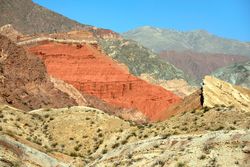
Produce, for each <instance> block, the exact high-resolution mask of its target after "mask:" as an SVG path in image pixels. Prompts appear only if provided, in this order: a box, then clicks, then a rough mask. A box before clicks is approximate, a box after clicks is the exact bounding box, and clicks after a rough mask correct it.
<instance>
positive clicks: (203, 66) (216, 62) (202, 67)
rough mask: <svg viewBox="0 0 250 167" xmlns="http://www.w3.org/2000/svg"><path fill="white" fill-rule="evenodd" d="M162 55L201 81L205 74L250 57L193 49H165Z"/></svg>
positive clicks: (247, 59) (164, 58)
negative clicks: (200, 51)
mask: <svg viewBox="0 0 250 167" xmlns="http://www.w3.org/2000/svg"><path fill="white" fill-rule="evenodd" d="M159 54H160V57H161V58H162V59H163V60H165V61H167V62H169V63H171V64H173V65H174V66H175V67H177V68H179V69H181V70H182V71H185V73H186V74H188V75H189V76H191V77H192V78H194V79H195V80H196V81H197V82H200V81H201V80H202V78H203V77H204V76H205V75H209V74H211V73H212V72H214V71H215V70H217V69H218V68H221V67H225V66H228V65H230V64H233V63H236V62H244V61H249V60H250V58H249V57H246V56H240V55H225V54H211V53H210V54H209V53H198V52H191V51H183V52H176V51H163V52H160V53H159Z"/></svg>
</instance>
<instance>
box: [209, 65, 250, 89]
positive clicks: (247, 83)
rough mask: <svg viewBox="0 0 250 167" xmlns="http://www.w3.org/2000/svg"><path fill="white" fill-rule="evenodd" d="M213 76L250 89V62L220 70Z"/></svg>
mask: <svg viewBox="0 0 250 167" xmlns="http://www.w3.org/2000/svg"><path fill="white" fill-rule="evenodd" d="M212 75H213V76H215V77H217V78H219V79H221V80H224V81H226V82H229V83H231V84H234V85H239V86H242V87H246V88H249V89H250V61H246V62H242V63H235V64H232V65H230V66H227V67H223V68H220V69H218V70H216V71H214V72H213V73H212Z"/></svg>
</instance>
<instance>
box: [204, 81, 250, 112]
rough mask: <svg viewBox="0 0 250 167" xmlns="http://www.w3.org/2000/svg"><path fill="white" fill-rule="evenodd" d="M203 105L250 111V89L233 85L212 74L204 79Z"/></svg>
mask: <svg viewBox="0 0 250 167" xmlns="http://www.w3.org/2000/svg"><path fill="white" fill-rule="evenodd" d="M203 84H204V86H203V106H204V107H215V106H219V105H222V106H226V107H235V108H237V109H239V110H243V111H247V112H249V111H250V90H249V89H245V88H242V87H239V86H234V85H231V84H229V83H227V82H225V81H222V80H219V79H217V78H215V77H212V76H206V77H205V79H204V80H203Z"/></svg>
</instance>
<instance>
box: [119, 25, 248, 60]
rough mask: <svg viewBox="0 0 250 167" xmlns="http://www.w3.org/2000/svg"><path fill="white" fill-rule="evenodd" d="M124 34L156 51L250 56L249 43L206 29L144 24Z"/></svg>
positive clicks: (127, 37)
mask: <svg viewBox="0 0 250 167" xmlns="http://www.w3.org/2000/svg"><path fill="white" fill-rule="evenodd" d="M123 36H124V37H125V38H126V39H133V40H135V41H137V42H139V43H141V44H142V45H143V46H145V47H148V48H150V49H152V50H154V51H156V52H160V51H164V50H167V51H171V50H174V51H187V50H190V51H193V52H199V53H221V54H229V55H243V56H248V57H249V56H250V45H249V43H247V42H240V41H237V40H230V39H225V38H221V37H218V36H215V35H213V34H210V33H208V32H206V31H204V30H195V31H187V32H183V31H175V30H168V29H160V28H155V27H150V26H144V27H139V28H137V29H134V30H131V31H128V32H126V33H124V34H123Z"/></svg>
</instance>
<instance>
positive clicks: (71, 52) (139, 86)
mask: <svg viewBox="0 0 250 167" xmlns="http://www.w3.org/2000/svg"><path fill="white" fill-rule="evenodd" d="M28 50H29V51H30V52H32V53H35V54H36V55H38V56H39V57H40V58H42V59H43V61H44V62H45V64H46V67H47V70H48V73H49V74H51V75H52V76H54V77H55V78H59V79H62V80H64V81H65V82H67V83H70V84H72V85H73V86H74V87H76V88H77V89H78V90H80V91H81V92H83V93H88V94H89V95H93V96H96V97H98V98H101V99H103V100H104V101H106V102H108V103H110V104H112V105H115V106H119V107H122V108H128V109H135V110H139V111H141V112H142V113H144V114H145V115H146V116H147V117H148V118H149V119H151V120H157V117H154V115H156V113H159V112H163V111H165V110H166V109H167V108H168V107H169V106H171V105H172V104H175V103H176V102H179V101H180V98H179V97H178V96H176V95H174V94H173V93H172V92H170V91H167V90H165V89H163V88H162V87H159V86H154V85H151V84H148V83H147V82H145V81H143V80H141V79H138V78H136V77H134V76H133V75H131V74H129V72H128V71H126V70H125V68H123V66H120V65H119V64H118V63H116V62H114V61H113V60H112V59H111V58H109V57H108V56H106V55H103V54H102V53H101V52H99V51H98V50H97V49H96V48H95V47H93V46H91V45H88V44H83V45H80V46H78V45H68V44H59V43H47V44H41V45H37V46H31V47H30V48H29V49H28Z"/></svg>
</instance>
